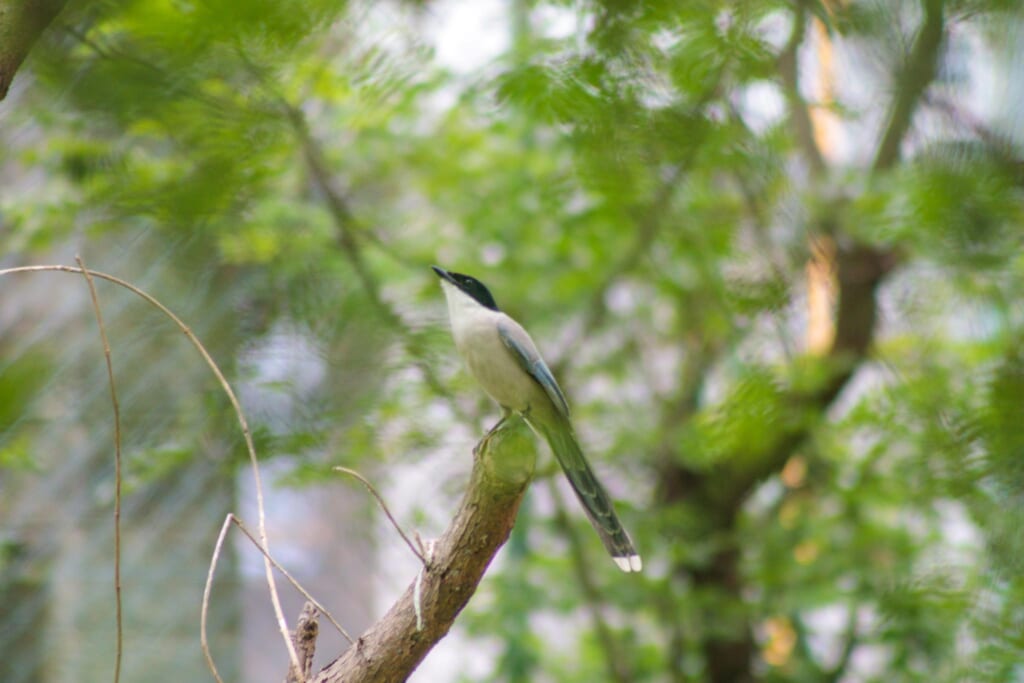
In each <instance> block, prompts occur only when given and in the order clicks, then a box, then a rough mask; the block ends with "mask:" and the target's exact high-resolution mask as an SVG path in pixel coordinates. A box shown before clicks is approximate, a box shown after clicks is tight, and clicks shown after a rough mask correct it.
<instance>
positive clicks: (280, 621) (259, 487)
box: [0, 265, 301, 681]
mask: <svg viewBox="0 0 1024 683" xmlns="http://www.w3.org/2000/svg"><path fill="white" fill-rule="evenodd" d="M49 271H55V272H60V273H76V274H80V275H85V274H86V273H88V275H90V276H92V277H95V278H99V279H101V280H106V281H108V282H113V283H114V284H116V285H120V286H121V287H124V288H125V289H127V290H128V291H130V292H132V293H133V294H135V295H136V296H139V297H141V298H142V299H144V300H145V301H146V302H147V303H149V304H151V305H152V306H154V307H156V308H157V309H158V310H159V311H160V312H161V313H163V314H164V315H166V316H167V317H168V318H170V319H171V320H172V321H173V322H174V324H175V325H177V326H178V328H179V329H180V330H181V331H182V332H183V333H184V334H185V336H186V337H188V340H189V341H190V342H191V343H192V346H194V347H195V349H196V350H197V351H198V352H199V355H200V356H202V358H203V360H204V361H205V362H206V365H207V366H208V367H209V368H210V371H211V372H213V374H214V376H215V377H216V378H217V381H218V382H219V383H220V386H221V388H222V389H223V390H224V393H225V394H226V395H227V397H228V400H229V401H230V402H231V407H232V408H233V409H234V411H235V417H236V418H237V419H238V424H239V425H240V426H241V428H242V437H243V438H244V439H245V447H246V450H247V451H248V453H249V462H250V463H251V465H252V474H253V479H254V480H255V488H256V511H257V517H258V523H259V533H260V542H261V544H262V545H263V547H265V548H269V547H270V544H269V543H267V523H266V513H265V511H264V505H263V483H262V480H261V478H260V468H259V462H258V460H257V458H256V447H255V445H254V444H253V440H252V432H251V430H250V429H249V423H248V421H247V420H246V419H245V414H244V413H243V412H242V406H241V404H240V403H239V401H238V397H237V396H235V392H234V391H233V390H232V389H231V385H230V384H228V381H227V379H226V378H225V377H224V373H223V372H221V370H220V367H219V366H218V365H217V363H216V362H215V361H214V360H213V357H212V356H211V355H210V353H209V351H207V350H206V347H204V346H203V344H202V342H200V341H199V338H198V337H196V335H195V333H193V332H192V330H191V329H190V328H189V326H188V325H186V324H185V323H184V322H183V321H182V320H181V318H179V317H178V316H176V315H175V314H174V313H173V312H172V311H171V310H170V309H169V308H167V307H166V306H164V305H163V304H162V303H160V302H159V301H158V300H157V299H155V298H154V297H153V296H151V295H150V294H147V293H146V292H144V291H142V290H141V289H139V288H138V287H136V286H135V285H133V284H131V283H130V282H127V281H125V280H122V279H121V278H119V277H116V276H114V275H109V274H107V273H101V272H99V271H96V270H87V269H86V268H76V267H75V266H64V265H44V266H18V267H15V268H4V269H2V270H0V275H11V274H14V273H40V272H49ZM222 542H223V539H218V546H217V547H218V548H219V547H220V544H221V543H222ZM263 566H264V569H265V572H266V577H267V587H268V589H269V592H270V601H271V603H272V604H273V606H274V614H275V615H276V617H277V626H278V630H279V631H280V633H281V636H282V638H284V642H285V647H286V648H287V649H288V656H289V657H290V658H291V661H292V663H293V664H294V665H295V667H296V668H297V669H299V668H300V666H301V665H300V663H299V656H298V653H297V652H296V651H295V646H294V644H293V643H292V639H291V635H290V634H289V630H288V622H287V621H286V620H285V617H284V610H283V609H282V608H281V600H280V597H279V596H278V594H277V585H276V584H275V583H274V570H273V566H272V565H271V563H270V560H269V559H268V558H267V557H266V556H264V558H263ZM211 570H212V567H211ZM205 627H206V624H205V621H203V622H202V623H201V633H200V642H201V645H202V648H203V655H204V656H205V657H206V661H207V664H209V665H210V668H211V670H212V671H213V673H214V675H215V676H217V674H216V667H215V666H214V665H213V658H212V657H211V655H210V651H209V643H208V642H207V638H206V628H205ZM217 680H218V681H219V680H220V677H219V676H217Z"/></svg>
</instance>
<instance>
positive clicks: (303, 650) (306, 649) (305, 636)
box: [284, 602, 320, 683]
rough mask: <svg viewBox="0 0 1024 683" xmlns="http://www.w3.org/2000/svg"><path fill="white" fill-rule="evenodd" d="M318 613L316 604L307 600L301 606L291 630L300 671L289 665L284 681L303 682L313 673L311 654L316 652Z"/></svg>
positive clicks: (287, 682)
mask: <svg viewBox="0 0 1024 683" xmlns="http://www.w3.org/2000/svg"><path fill="white" fill-rule="evenodd" d="M319 616H320V613H319V612H318V611H317V609H316V606H315V605H314V604H313V603H311V602H307V603H306V604H305V605H303V606H302V611H301V612H300V613H299V620H298V622H297V623H296V624H295V630H294V631H292V645H293V646H294V647H295V651H296V652H297V653H298V655H299V662H300V663H301V664H302V671H299V670H297V669H296V668H295V666H294V665H289V667H288V675H287V676H286V677H285V679H284V680H285V683H305V681H307V680H309V677H310V676H311V675H312V673H313V655H314V654H316V639H317V636H319V635H320V619H319Z"/></svg>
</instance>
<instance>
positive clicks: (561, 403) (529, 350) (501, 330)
mask: <svg viewBox="0 0 1024 683" xmlns="http://www.w3.org/2000/svg"><path fill="white" fill-rule="evenodd" d="M498 336H499V337H501V342H502V343H503V344H504V345H505V348H507V349H508V350H509V351H511V352H512V356H513V357H514V358H515V359H516V361H518V363H519V364H520V365H521V366H522V368H523V369H524V370H526V372H528V373H529V374H530V376H531V377H533V378H534V379H535V380H536V381H537V384H539V385H540V386H541V388H542V389H544V393H546V394H547V395H548V398H550V399H551V403H552V404H554V406H555V408H556V409H557V410H558V412H559V413H561V414H562V416H563V417H569V403H568V402H567V401H566V400H565V395H564V394H562V390H561V389H560V388H559V387H558V382H556V381H555V377H554V375H552V374H551V370H549V369H548V366H547V364H546V363H545V362H544V359H543V358H541V357H540V353H538V352H537V348H536V347H535V346H534V345H533V342H532V341H531V340H530V336H529V335H528V334H526V331H525V330H523V329H522V328H521V327H519V325H517V324H515V323H514V322H512V321H511V320H502V321H501V322H499V323H498Z"/></svg>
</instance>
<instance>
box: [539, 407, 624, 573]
mask: <svg viewBox="0 0 1024 683" xmlns="http://www.w3.org/2000/svg"><path fill="white" fill-rule="evenodd" d="M528 421H529V422H530V423H531V426H533V427H534V429H535V430H536V431H537V432H539V433H540V434H541V435H542V436H543V437H544V438H545V440H547V442H548V445H549V446H551V450H552V452H554V454H555V458H556V459H557V460H558V464H559V465H561V466H562V470H563V471H564V472H565V476H566V477H568V479H569V483H570V484H572V489H573V491H575V492H576V497H577V498H579V499H580V502H581V503H582V504H583V509H584V510H585V511H586V513H587V517H588V518H589V519H590V523H591V524H593V525H594V529H595V530H596V531H597V535H598V536H600V537H601V541H602V542H603V543H604V547H605V548H607V549H608V553H609V554H610V555H611V556H612V559H613V560H615V564H616V565H618V567H619V569H621V570H622V571H624V572H638V571H640V569H641V568H642V566H643V563H642V562H641V560H640V555H639V554H638V553H637V552H636V547H635V546H634V545H633V541H632V539H630V537H629V534H628V533H626V530H625V529H624V528H622V522H620V521H619V518H618V516H617V515H616V514H615V508H614V507H613V506H612V499H611V498H610V497H609V496H608V492H607V491H605V490H604V487H603V486H601V482H599V481H598V480H597V475H595V474H594V471H593V470H592V469H590V464H589V463H588V462H587V459H586V457H584V455H583V451H581V450H580V446H579V443H577V441H576V436H575V435H574V434H573V430H572V426H570V425H567V424H565V423H561V424H558V425H544V424H537V422H536V421H532V420H529V419H528Z"/></svg>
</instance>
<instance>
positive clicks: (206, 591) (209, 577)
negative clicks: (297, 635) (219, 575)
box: [199, 512, 299, 683]
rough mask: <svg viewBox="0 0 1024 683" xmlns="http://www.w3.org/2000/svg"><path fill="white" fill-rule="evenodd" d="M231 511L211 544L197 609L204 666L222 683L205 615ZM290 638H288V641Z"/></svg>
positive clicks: (207, 610) (218, 682) (207, 611)
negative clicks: (208, 636) (211, 647)
mask: <svg viewBox="0 0 1024 683" xmlns="http://www.w3.org/2000/svg"><path fill="white" fill-rule="evenodd" d="M231 517H232V515H231V513H230V512H229V513H228V516H227V517H225V518H224V523H223V524H222V525H221V527H220V533H219V534H217V542H216V543H215V544H214V545H213V554H212V555H211V556H210V567H209V569H207V570H206V586H204V587H203V603H202V607H201V608H200V610H199V644H200V646H201V647H202V649H203V657H205V658H206V666H208V667H209V668H210V673H212V674H213V677H214V678H215V679H217V683H224V679H223V678H221V677H220V673H219V672H218V671H217V665H216V664H214V663H213V656H212V655H211V654H210V643H209V640H208V639H207V637H206V615H208V614H209V613H210V592H211V591H212V590H213V575H214V574H215V573H216V571H217V561H218V560H219V559H220V549H221V548H222V547H223V546H224V538H225V537H227V535H228V528H229V525H230V524H231ZM290 640H291V639H290V638H289V641H290ZM298 659H299V658H298V653H296V655H295V661H296V662H297V661H298Z"/></svg>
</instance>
